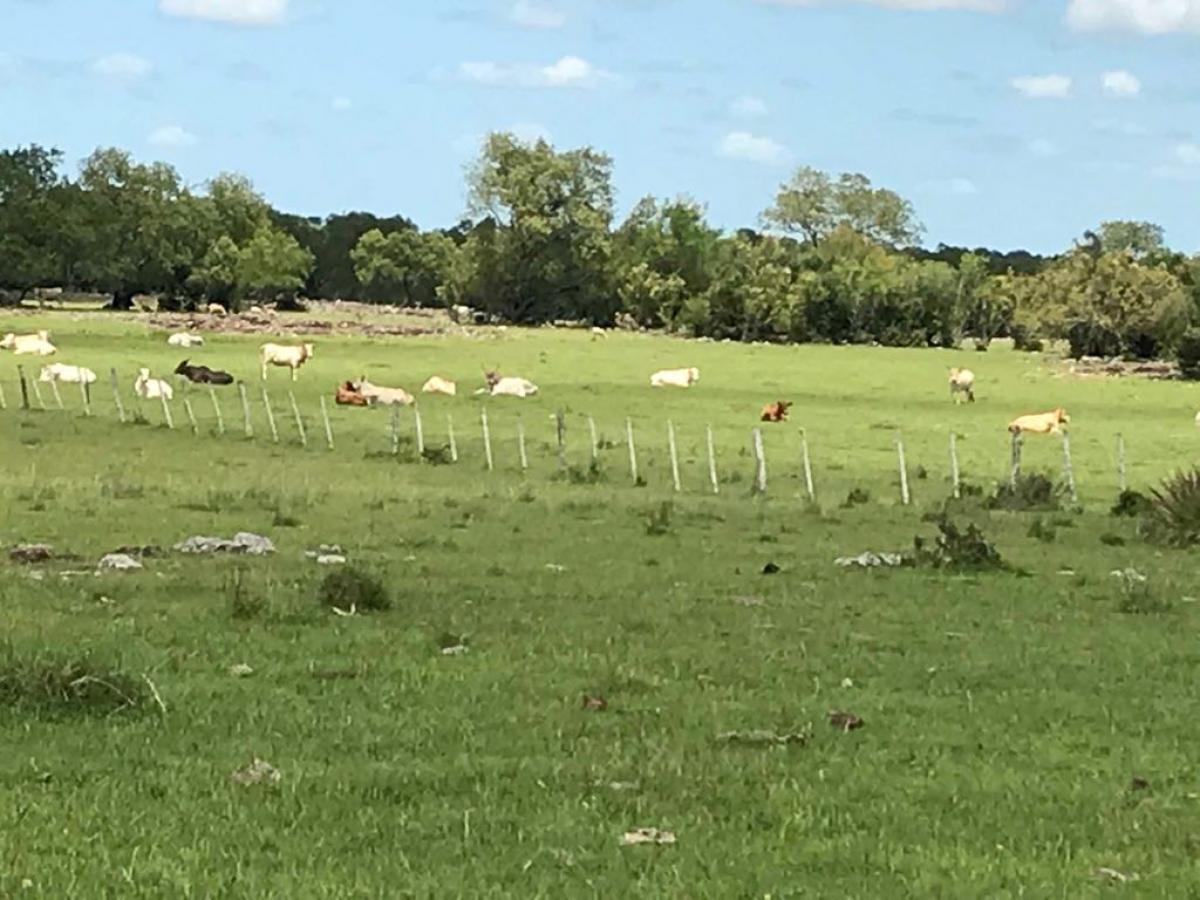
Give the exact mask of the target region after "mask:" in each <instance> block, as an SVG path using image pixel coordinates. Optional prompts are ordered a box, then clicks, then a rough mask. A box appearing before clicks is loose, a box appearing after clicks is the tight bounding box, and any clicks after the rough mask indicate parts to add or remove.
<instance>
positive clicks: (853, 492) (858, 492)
mask: <svg viewBox="0 0 1200 900" xmlns="http://www.w3.org/2000/svg"><path fill="white" fill-rule="evenodd" d="M870 502H871V494H870V492H869V491H867V490H865V489H864V488H860V487H856V488H851V489H850V493H848V494H847V495H846V500H845V502H844V503H843V504H842V506H843V507H844V508H845V509H850V508H851V507H852V506H862V505H864V504H866V503H870Z"/></svg>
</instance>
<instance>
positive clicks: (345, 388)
mask: <svg viewBox="0 0 1200 900" xmlns="http://www.w3.org/2000/svg"><path fill="white" fill-rule="evenodd" d="M333 400H334V402H335V403H337V404H338V405H339V406H367V405H368V400H367V398H366V397H364V396H363V395H362V392H361V391H359V389H358V385H357V384H355V383H354V382H353V381H344V382H342V383H341V384H339V385H338V386H337V392H336V393H335V394H334V395H333Z"/></svg>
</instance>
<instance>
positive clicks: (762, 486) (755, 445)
mask: <svg viewBox="0 0 1200 900" xmlns="http://www.w3.org/2000/svg"><path fill="white" fill-rule="evenodd" d="M750 445H751V448H752V449H753V451H754V490H755V493H759V494H765V493H766V492H767V455H766V451H765V450H764V449H763V439H762V429H761V428H755V429H754V430H753V431H751V432H750Z"/></svg>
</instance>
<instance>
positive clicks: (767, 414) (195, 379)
mask: <svg viewBox="0 0 1200 900" xmlns="http://www.w3.org/2000/svg"><path fill="white" fill-rule="evenodd" d="M167 344H168V345H169V346H172V347H184V348H192V347H201V346H203V345H204V338H203V337H201V336H200V335H196V334H188V333H187V332H178V333H176V334H172V335H170V336H169V337H168V338H167ZM0 349H4V350H11V351H12V352H13V354H14V355H32V356H52V355H54V354H55V353H56V352H57V350H58V348H57V347H55V346H54V344H52V343H51V342H50V334H49V332H47V331H37V332H34V333H32V334H13V333H11V332H10V333H8V334H5V335H4V337H3V338H2V339H0ZM312 358H313V345H312V344H308V343H301V344H275V343H266V344H263V345H262V346H261V347H260V348H259V363H260V366H261V373H262V378H263V379H264V380H266V378H267V372H268V369H269V368H270V367H272V366H275V367H280V368H287V369H289V370H290V371H291V375H292V381H295V380H296V379H297V377H298V373H299V370H300V368H301V367H302V366H303V365H304V364H305V363H306V362H308V361H309V360H310V359H312ZM174 374H175V375H178V376H180V377H181V378H185V379H186V380H187V381H190V382H192V383H193V384H207V385H229V384H233V383H234V378H233V376H232V375H231V374H229V373H228V372H223V371H221V370H219V369H211V368H209V367H208V366H202V365H192V364H191V362H190V361H189V360H187V359H185V360H183V361H182V362H181V363H179V365H178V366H176V367H175V371H174ZM38 380H39V381H43V382H49V381H58V382H65V383H77V384H84V385H87V384H93V383H95V381H96V373H95V372H93V371H92V370H91V369H88V368H84V367H83V366H73V365H67V364H65V363H54V364H51V365H46V366H43V367H42V370H41V372H40V374H39V376H38ZM699 380H700V370H699V369H697V368H695V367H691V368H686V369H662V370H660V371H658V372H655V373H654V374H653V375H651V376H650V385H651V387H681V388H689V387H691V386H692V385H694V384H696V383H697V382H699ZM484 381H485V386H484V387H482V388H480V389H479V390H477V391H475V393H476V394H489V395H490V396H493V397H519V398H525V397H533V396H536V394H537V393H538V386H537V385H536V384H534V383H533V382H532V381H530V380H529V379H527V378H520V377H515V376H502V375H500V373H498V372H485V373H484ZM133 389H134V392H135V393H136V394H137V395H138V396H139V397H142V398H145V399H157V398H159V397H163V398H165V399H167V400H170V399H171V398H172V397H173V396H174V393H175V391H174V389H173V388H172V386H171V384H170V383H169V382H167V381H166V380H164V379H162V378H155V377H153V376H152V375H151V373H150V370H149V369H147V368H141V369H139V370H138V374H137V378H136V379H135V380H134V383H133ZM421 392H422V393H424V394H444V395H447V396H451V397H453V396H456V395H457V393H458V386H457V385H456V384H455V383H454V382H453V381H451V380H449V379H447V378H443V377H441V376H440V375H433V376H431V377H430V378H429V379H428V380H427V381H426V382H425V384H424V385H423V386H422V387H421ZM950 397H951V399H952V400H953V401H954V402H955V403H956V404H957V403H959V402H961V401H964V400H965V401H966V402H969V403H974V402H975V373H974V372H972V371H971V370H970V369H957V368H953V369H951V370H950ZM334 402H336V403H337V404H339V405H342V406H363V407H365V406H375V405H382V406H393V405H399V406H411V405H412V404H413V403H415V402H416V398H415V397H414V396H413V395H412V394H410V393H409V392H408V391H406V390H405V389H404V388H400V387H384V386H382V385H378V384H372V383H371V382H370V381H368V380H367V377H366V376H365V375H364V376H362V377H361V378H359V379H358V380H346V381H343V382H341V383H340V384H338V386H337V388H336V390H335V392H334ZM791 405H792V404H791V403H790V402H788V401H784V400H778V401H775V402H774V403H768V404H767V405H766V406H764V407H763V409H762V412H761V414H760V418H761V420H762V421H764V422H785V421H787V416H788V408H789V407H790V406H791ZM1068 422H1070V417H1069V416H1068V415H1067V412H1066V410H1065V409H1063V408H1062V407H1061V406H1060V407H1057V408H1056V409H1053V410H1050V411H1049V412H1045V413H1037V414H1031V415H1023V416H1018V417H1017V418H1015V419H1013V420H1012V421H1011V422H1010V423H1009V425H1008V430H1009V431H1010V432H1012V433H1013V434H1020V433H1023V432H1028V433H1032V434H1058V433H1059V432H1061V431H1062V428H1063V426H1064V425H1066V424H1067V423H1068ZM1197 424H1200V414H1197Z"/></svg>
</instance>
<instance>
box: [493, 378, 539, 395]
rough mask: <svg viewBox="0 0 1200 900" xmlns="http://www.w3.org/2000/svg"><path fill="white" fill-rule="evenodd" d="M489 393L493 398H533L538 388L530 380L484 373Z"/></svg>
mask: <svg viewBox="0 0 1200 900" xmlns="http://www.w3.org/2000/svg"><path fill="white" fill-rule="evenodd" d="M483 377H484V380H485V381H486V382H487V393H489V394H491V395H492V396H493V397H533V396H534V395H536V394H537V392H538V386H537V385H536V384H534V383H533V382H532V381H530V380H529V379H528V378H514V377H503V376H501V375H500V373H499V372H484V373H483Z"/></svg>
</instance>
